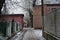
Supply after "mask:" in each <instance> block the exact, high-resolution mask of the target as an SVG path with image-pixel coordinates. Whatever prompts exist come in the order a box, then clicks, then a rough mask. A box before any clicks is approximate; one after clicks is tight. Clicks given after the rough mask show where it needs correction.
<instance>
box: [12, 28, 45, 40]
mask: <svg viewBox="0 0 60 40" xmlns="http://www.w3.org/2000/svg"><path fill="white" fill-rule="evenodd" d="M11 40H45V39H44V38H43V37H42V30H34V29H27V31H25V32H23V33H21V32H19V33H17V35H15V37H13V38H12V39H11Z"/></svg>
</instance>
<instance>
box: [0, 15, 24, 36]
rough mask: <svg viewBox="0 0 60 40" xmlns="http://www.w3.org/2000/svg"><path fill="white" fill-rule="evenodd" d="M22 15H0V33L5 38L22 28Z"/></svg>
mask: <svg viewBox="0 0 60 40" xmlns="http://www.w3.org/2000/svg"><path fill="white" fill-rule="evenodd" d="M23 17H24V15H23V14H7V15H0V32H1V33H2V34H4V35H5V36H6V35H7V36H12V35H13V34H14V33H17V32H19V31H20V29H21V28H22V27H23V25H24V24H23V23H24V21H23Z"/></svg>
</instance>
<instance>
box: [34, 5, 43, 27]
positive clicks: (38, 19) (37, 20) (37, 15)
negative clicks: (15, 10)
mask: <svg viewBox="0 0 60 40" xmlns="http://www.w3.org/2000/svg"><path fill="white" fill-rule="evenodd" d="M33 27H34V28H42V14H41V7H40V6H35V7H34V9H33Z"/></svg>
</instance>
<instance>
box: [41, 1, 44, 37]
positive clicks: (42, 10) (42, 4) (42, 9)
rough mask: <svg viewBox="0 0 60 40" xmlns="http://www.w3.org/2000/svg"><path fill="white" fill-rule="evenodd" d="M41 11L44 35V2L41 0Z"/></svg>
mask: <svg viewBox="0 0 60 40" xmlns="http://www.w3.org/2000/svg"><path fill="white" fill-rule="evenodd" d="M41 12H42V32H43V36H44V2H43V0H41Z"/></svg>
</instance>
